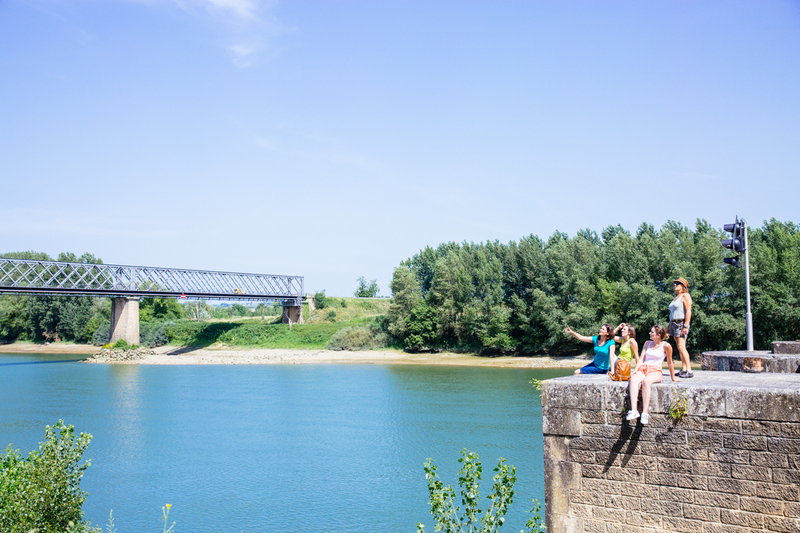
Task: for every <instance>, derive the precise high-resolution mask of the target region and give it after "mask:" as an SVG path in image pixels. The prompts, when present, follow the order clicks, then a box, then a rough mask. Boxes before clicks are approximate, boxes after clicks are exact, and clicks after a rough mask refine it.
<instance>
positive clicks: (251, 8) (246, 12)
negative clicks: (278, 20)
mask: <svg viewBox="0 0 800 533" xmlns="http://www.w3.org/2000/svg"><path fill="white" fill-rule="evenodd" d="M206 2H207V3H208V4H210V5H211V7H212V8H217V9H222V10H226V9H227V10H230V11H232V12H233V13H235V14H236V15H237V16H239V17H242V18H244V19H252V20H258V17H257V16H256V8H257V7H258V6H257V4H256V3H255V2H251V1H250V0H206Z"/></svg>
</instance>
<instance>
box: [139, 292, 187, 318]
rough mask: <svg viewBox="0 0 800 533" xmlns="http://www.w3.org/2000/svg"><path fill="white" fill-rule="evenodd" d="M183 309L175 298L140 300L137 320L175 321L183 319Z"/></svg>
mask: <svg viewBox="0 0 800 533" xmlns="http://www.w3.org/2000/svg"><path fill="white" fill-rule="evenodd" d="M183 314H184V307H182V306H181V304H179V303H178V300H176V299H175V298H142V300H141V301H140V302H139V320H140V321H141V322H150V321H152V320H177V319H179V318H183Z"/></svg>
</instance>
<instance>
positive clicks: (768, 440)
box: [541, 371, 800, 533]
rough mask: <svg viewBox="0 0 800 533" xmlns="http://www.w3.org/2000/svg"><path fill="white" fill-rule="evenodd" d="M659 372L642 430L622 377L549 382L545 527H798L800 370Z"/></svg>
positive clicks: (553, 532) (554, 530)
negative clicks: (628, 416) (676, 408)
mask: <svg viewBox="0 0 800 533" xmlns="http://www.w3.org/2000/svg"><path fill="white" fill-rule="evenodd" d="M664 380H665V381H664V382H662V383H659V384H655V385H653V388H652V392H653V394H652V395H651V400H650V406H649V411H650V424H649V425H647V426H643V425H642V424H641V423H638V421H633V422H628V421H626V420H625V409H626V408H628V407H629V405H630V403H629V398H628V384H627V382H613V381H608V380H607V378H606V376H602V375H600V376H588V375H580V376H568V377H564V378H558V379H552V380H546V381H543V382H542V395H541V399H542V429H543V433H544V435H543V439H544V468H545V503H546V507H545V518H546V521H547V526H548V532H550V533H564V532H571V531H602V532H606V533H607V532H611V531H638V532H640V533H643V532H644V531H648V532H651V533H652V532H667V531H670V532H671V531H709V532H710V531H735V532H737V533H740V532H744V531H747V532H749V533H750V532H756V533H767V532H773V531H800V374H796V373H793V374H774V373H761V374H747V373H740V372H705V371H697V372H695V377H694V378H692V379H687V380H683V381H681V382H679V383H672V382H671V381H670V379H669V375H668V374H667V373H666V372H664ZM684 401H685V405H686V413H685V415H683V416H682V417H681V418H680V419H679V420H677V421H676V420H674V419H673V418H672V417H671V416H670V414H669V413H670V407H671V406H673V405H676V404H677V403H679V402H680V403H682V402H684Z"/></svg>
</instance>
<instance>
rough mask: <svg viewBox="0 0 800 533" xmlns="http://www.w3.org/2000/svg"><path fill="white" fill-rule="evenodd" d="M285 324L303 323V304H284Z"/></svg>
mask: <svg viewBox="0 0 800 533" xmlns="http://www.w3.org/2000/svg"><path fill="white" fill-rule="evenodd" d="M281 322H282V323H283V324H302V323H303V306H302V305H284V306H283V317H281Z"/></svg>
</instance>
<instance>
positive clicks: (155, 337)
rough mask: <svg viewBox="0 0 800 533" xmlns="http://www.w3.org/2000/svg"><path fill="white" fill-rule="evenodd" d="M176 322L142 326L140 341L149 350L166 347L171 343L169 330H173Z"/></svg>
mask: <svg viewBox="0 0 800 533" xmlns="http://www.w3.org/2000/svg"><path fill="white" fill-rule="evenodd" d="M174 325H175V322H172V321H168V322H156V323H154V324H142V326H141V329H140V330H139V339H140V340H141V341H142V345H143V346H147V347H148V348H155V347H156V346H164V345H165V344H167V343H168V342H169V335H167V328H171V327H173V326H174Z"/></svg>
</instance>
